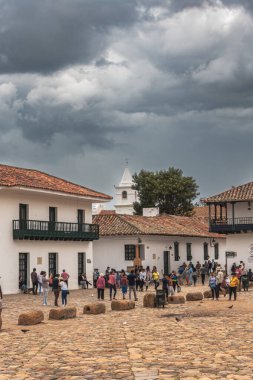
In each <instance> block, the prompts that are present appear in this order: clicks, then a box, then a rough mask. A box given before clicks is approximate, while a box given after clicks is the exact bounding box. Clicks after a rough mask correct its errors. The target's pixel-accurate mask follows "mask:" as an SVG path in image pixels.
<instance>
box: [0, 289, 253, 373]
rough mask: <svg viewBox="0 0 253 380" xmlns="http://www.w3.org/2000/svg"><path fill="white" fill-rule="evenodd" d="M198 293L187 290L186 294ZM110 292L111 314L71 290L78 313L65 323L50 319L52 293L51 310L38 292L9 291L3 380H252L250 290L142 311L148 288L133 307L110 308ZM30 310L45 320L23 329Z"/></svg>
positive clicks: (2, 335) (0, 337) (1, 337)
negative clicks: (93, 308) (91, 307)
mask: <svg viewBox="0 0 253 380" xmlns="http://www.w3.org/2000/svg"><path fill="white" fill-rule="evenodd" d="M194 290H195V289H193V288H192V287H191V288H185V287H184V288H183V291H182V293H183V294H185V293H186V292H188V291H194ZM197 290H198V291H204V290H207V287H201V286H197ZM108 292H109V291H107V290H106V294H105V298H106V299H105V304H106V314H100V315H84V314H82V309H83V306H84V305H85V304H86V303H90V302H96V291H95V290H94V289H89V290H77V291H71V292H70V296H69V306H76V307H77V310H78V313H77V318H75V319H69V320H63V321H51V320H48V313H49V310H50V309H51V308H52V307H53V306H52V305H53V300H52V298H53V297H52V294H50V297H49V300H50V304H51V306H50V305H49V306H47V307H43V306H42V299H41V297H40V296H33V295H26V294H18V295H9V296H5V297H4V309H3V311H2V319H3V326H2V331H1V332H0V349H1V355H0V380H7V379H8V380H11V379H15V380H17V379H20V380H21V379H50V380H53V379H74V380H79V379H87V380H92V379H126V380H133V379H139V380H149V379H150V380H151V379H152V380H155V379H161V380H162V379H168V380H169V379H174V380H178V379H184V380H194V379H201V380H208V379H210V380H211V379H230V380H233V379H234V380H250V379H252V373H253V290H252V288H251V289H250V291H249V292H247V293H244V292H240V293H239V295H238V299H237V301H236V302H234V301H228V298H227V297H223V296H222V297H221V298H220V300H219V301H213V300H211V299H204V300H203V301H195V302H186V303H185V304H183V305H166V306H165V308H164V309H163V308H159V309H150V308H143V300H142V298H143V294H145V293H138V296H139V300H138V301H137V302H136V308H135V309H134V310H128V311H111V308H110V301H109V294H108ZM149 292H154V290H153V289H150V290H149ZM50 293H51V292H50ZM118 296H119V298H122V297H121V294H119V292H118ZM232 305H233V307H232V308H231V307H229V306H232ZM29 310H43V312H44V314H45V320H44V322H43V323H41V324H38V325H35V326H25V327H23V326H18V324H17V321H18V316H19V314H20V313H21V312H24V311H29ZM22 330H24V331H22ZM26 330H28V331H26Z"/></svg>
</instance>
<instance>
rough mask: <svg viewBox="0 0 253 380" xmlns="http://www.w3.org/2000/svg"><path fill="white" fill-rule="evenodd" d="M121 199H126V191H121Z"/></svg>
mask: <svg viewBox="0 0 253 380" xmlns="http://www.w3.org/2000/svg"><path fill="white" fill-rule="evenodd" d="M122 199H127V191H125V190H124V191H122Z"/></svg>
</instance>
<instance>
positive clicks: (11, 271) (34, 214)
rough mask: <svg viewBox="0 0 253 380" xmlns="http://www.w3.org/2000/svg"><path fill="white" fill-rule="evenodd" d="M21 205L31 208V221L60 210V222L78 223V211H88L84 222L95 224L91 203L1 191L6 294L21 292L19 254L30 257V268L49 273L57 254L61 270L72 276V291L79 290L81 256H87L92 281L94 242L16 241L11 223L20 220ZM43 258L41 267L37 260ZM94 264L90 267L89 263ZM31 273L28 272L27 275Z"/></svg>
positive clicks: (0, 273)
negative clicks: (53, 254)
mask: <svg viewBox="0 0 253 380" xmlns="http://www.w3.org/2000/svg"><path fill="white" fill-rule="evenodd" d="M19 203H24V204H28V205H29V219H30V220H45V221H47V220H48V218H49V207H57V220H58V221H59V222H72V223H76V222H77V209H84V210H85V222H86V223H91V222H92V209H91V201H86V200H81V199H77V198H72V197H68V196H56V195H51V194H46V193H35V192H32V191H19V190H12V189H9V190H5V189H1V190H0V214H1V218H0V277H1V280H0V281H1V286H2V289H3V292H4V293H5V294H9V293H16V292H18V271H19V253H20V252H23V253H26V252H27V253H29V268H30V272H31V271H32V268H33V267H35V268H37V272H40V271H41V270H46V271H47V272H48V253H49V252H56V253H58V270H59V271H60V272H61V271H62V269H66V271H67V272H68V273H69V274H70V276H71V277H70V281H69V286H70V288H78V252H86V273H87V277H88V279H89V280H90V281H91V280H92V273H93V248H92V242H81V241H80V242H78V241H76V242H75V241H49V240H47V241H46V240H45V241H43V240H42V241H36V240H13V238H12V236H13V233H12V232H13V230H12V220H14V219H19ZM38 257H42V265H38V264H37V258H38ZM87 259H88V261H91V263H87ZM28 272H29V271H28Z"/></svg>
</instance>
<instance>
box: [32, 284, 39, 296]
mask: <svg viewBox="0 0 253 380" xmlns="http://www.w3.org/2000/svg"><path fill="white" fill-rule="evenodd" d="M37 291H38V282H33V294H37Z"/></svg>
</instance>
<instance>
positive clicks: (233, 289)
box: [229, 273, 239, 301]
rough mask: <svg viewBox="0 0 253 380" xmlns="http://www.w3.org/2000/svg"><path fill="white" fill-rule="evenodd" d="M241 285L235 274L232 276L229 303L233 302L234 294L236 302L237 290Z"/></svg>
mask: <svg viewBox="0 0 253 380" xmlns="http://www.w3.org/2000/svg"><path fill="white" fill-rule="evenodd" d="M238 285H239V280H238V278H237V276H236V274H235V273H232V274H231V278H230V283H229V301H231V298H232V294H233V293H234V301H236V290H237V286H238Z"/></svg>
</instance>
